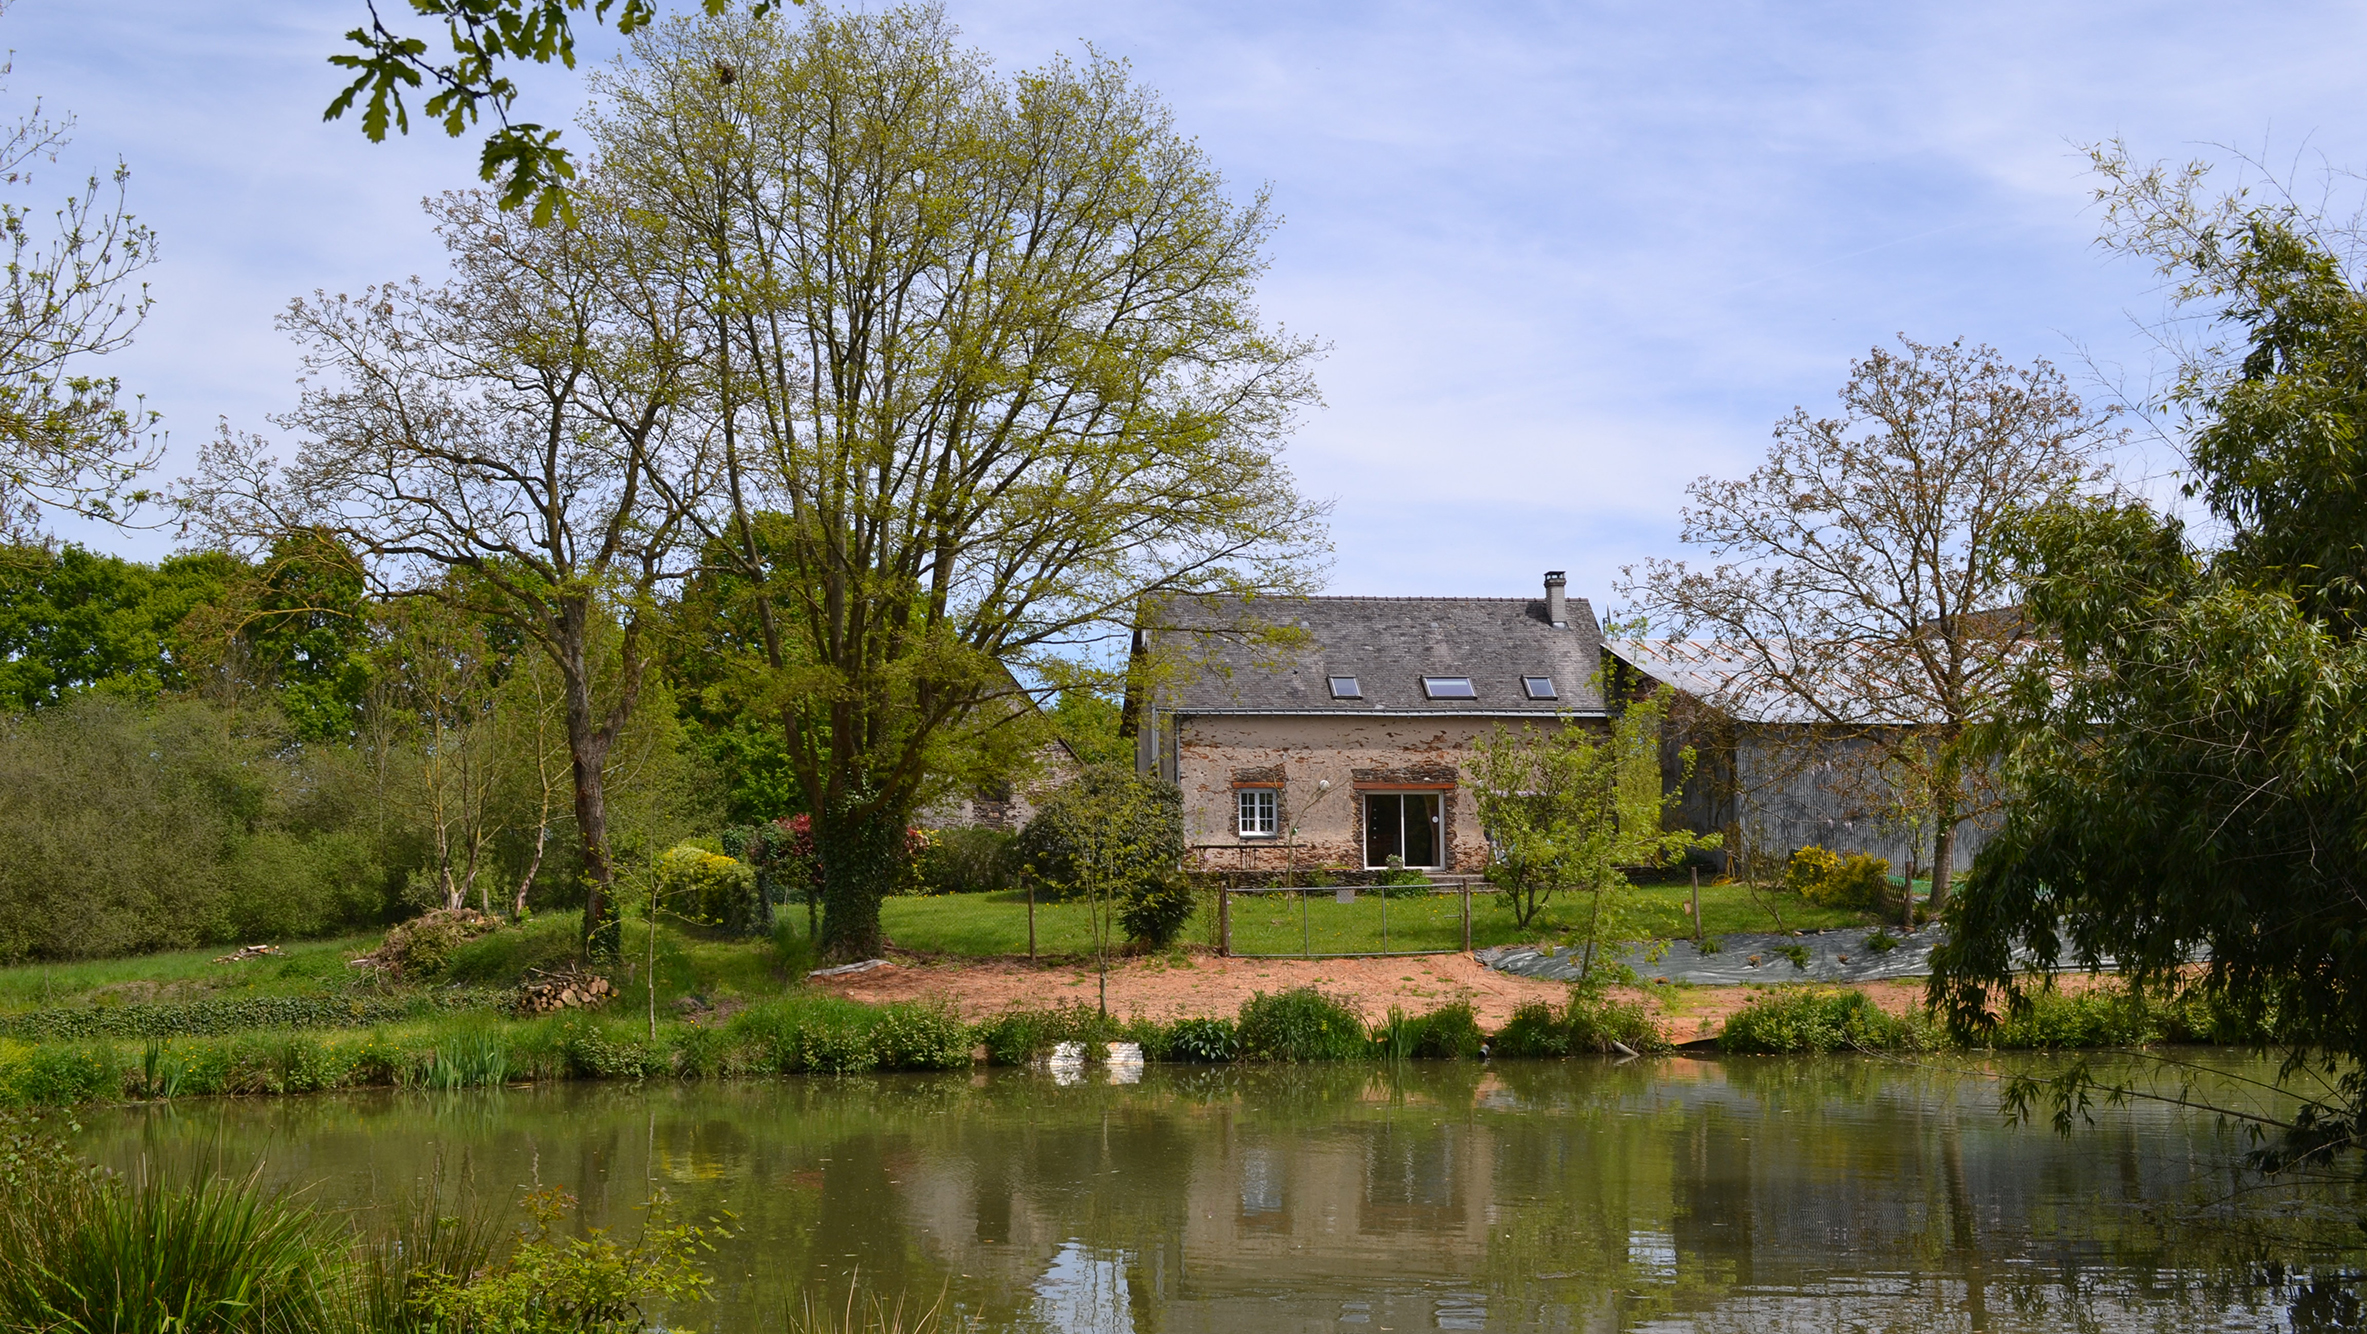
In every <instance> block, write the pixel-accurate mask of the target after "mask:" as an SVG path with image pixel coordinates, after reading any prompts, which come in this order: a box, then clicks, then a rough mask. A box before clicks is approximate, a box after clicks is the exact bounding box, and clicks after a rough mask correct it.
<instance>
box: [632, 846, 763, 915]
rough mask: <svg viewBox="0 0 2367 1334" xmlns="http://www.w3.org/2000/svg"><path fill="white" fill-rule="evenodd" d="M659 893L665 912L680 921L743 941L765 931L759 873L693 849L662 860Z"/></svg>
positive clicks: (672, 852) (674, 850) (668, 852)
mask: <svg viewBox="0 0 2367 1334" xmlns="http://www.w3.org/2000/svg"><path fill="white" fill-rule="evenodd" d="M657 892H658V897H659V901H660V903H661V904H662V905H663V906H664V908H665V910H666V911H668V912H671V913H674V914H675V915H677V916H680V917H686V918H689V919H690V920H692V921H696V922H703V923H706V924H707V925H709V926H719V927H722V928H723V929H724V930H726V931H731V932H736V933H738V934H741V935H747V934H750V933H756V932H761V931H762V930H763V929H764V924H765V912H764V904H763V903H762V902H761V901H759V900H758V899H757V897H756V871H755V869H754V868H752V867H750V866H749V865H748V864H747V863H745V862H741V861H736V860H734V859H732V858H730V857H726V856H724V855H723V854H721V853H719V852H710V851H708V850H707V849H705V848H702V847H700V846H698V845H697V844H695V843H681V844H677V845H675V846H674V847H671V848H668V849H666V851H665V852H663V853H661V854H659V856H658V859H657Z"/></svg>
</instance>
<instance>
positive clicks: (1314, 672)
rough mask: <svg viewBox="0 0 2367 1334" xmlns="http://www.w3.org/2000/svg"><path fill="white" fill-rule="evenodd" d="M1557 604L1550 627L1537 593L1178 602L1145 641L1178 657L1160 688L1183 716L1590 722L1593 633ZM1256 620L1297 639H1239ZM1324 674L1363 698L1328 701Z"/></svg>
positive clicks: (1577, 608)
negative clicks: (1470, 693) (1451, 679)
mask: <svg viewBox="0 0 2367 1334" xmlns="http://www.w3.org/2000/svg"><path fill="white" fill-rule="evenodd" d="M1564 605H1565V609H1564V612H1563V615H1564V616H1565V617H1566V618H1567V620H1566V622H1565V623H1566V624H1567V626H1568V627H1569V628H1567V629H1562V630H1557V629H1555V628H1554V627H1553V626H1552V624H1551V623H1549V622H1548V621H1547V620H1546V619H1545V599H1543V598H1541V597H1537V598H1353V597H1310V598H1281V597H1275V598H1256V599H1240V598H1194V599H1189V600H1180V601H1178V602H1174V603H1169V604H1167V605H1166V606H1164V607H1162V608H1160V609H1159V612H1160V614H1159V615H1158V616H1155V617H1152V618H1149V619H1152V620H1153V621H1154V623H1155V624H1156V623H1159V622H1163V623H1164V624H1163V626H1161V627H1160V628H1155V629H1154V630H1153V631H1152V639H1153V642H1154V643H1155V644H1156V645H1157V646H1158V647H1160V648H1162V649H1168V648H1173V649H1176V650H1178V651H1179V653H1180V656H1181V658H1182V659H1183V661H1184V662H1185V663H1187V664H1188V665H1187V666H1186V667H1185V668H1184V669H1183V670H1182V671H1181V672H1179V679H1177V680H1176V681H1174V682H1173V683H1171V684H1170V685H1169V686H1168V688H1167V689H1166V690H1165V691H1164V692H1163V696H1164V697H1163V698H1162V700H1161V702H1160V707H1161V708H1163V709H1166V710H1169V711H1174V712H1181V713H1280V714H1325V715H1329V714H1347V715H1356V714H1400V715H1402V714H1443V715H1450V716H1454V715H1459V716H1463V717H1471V716H1483V717H1484V716H1504V715H1540V716H1548V717H1550V716H1552V715H1555V714H1561V713H1575V714H1583V715H1596V716H1599V715H1601V714H1602V713H1603V693H1602V686H1601V683H1600V681H1599V679H1598V678H1599V677H1600V674H1601V672H1602V664H1603V632H1602V627H1601V626H1600V625H1598V624H1597V623H1596V621H1595V617H1594V609H1593V608H1592V607H1591V606H1589V605H1587V602H1586V599H1584V598H1570V599H1568V600H1567V602H1566V603H1565V604H1564ZM1259 625H1264V626H1269V627H1289V628H1291V629H1293V630H1296V631H1298V632H1300V633H1302V634H1303V635H1304V636H1305V638H1304V640H1303V641H1302V642H1301V643H1299V644H1296V645H1287V644H1278V643H1275V642H1271V641H1269V642H1259V641H1258V640H1257V639H1256V638H1255V637H1254V635H1245V634H1243V633H1241V631H1243V630H1244V629H1254V628H1255V627H1256V626H1259ZM1211 627H1214V628H1216V630H1217V632H1212V631H1211V629H1210V628H1211ZM1228 632H1229V633H1228ZM1179 640H1180V642H1178V641H1179ZM1333 676H1353V677H1355V678H1356V680H1357V684H1358V686H1359V687H1360V688H1361V689H1362V692H1363V696H1364V697H1363V698H1362V699H1333V698H1332V696H1331V687H1330V684H1329V681H1328V680H1327V678H1329V677H1333ZM1425 676H1467V677H1470V678H1471V684H1472V687H1473V689H1474V691H1475V692H1476V694H1477V698H1475V699H1430V698H1427V697H1426V696H1425V694H1424V692H1423V688H1422V678H1423V677H1425ZM1524 676H1549V677H1551V678H1552V679H1553V685H1554V692H1555V694H1556V696H1557V697H1558V698H1555V699H1550V700H1533V699H1530V698H1529V697H1528V694H1527V692H1526V690H1524V689H1523V687H1522V685H1521V678H1522V677H1524Z"/></svg>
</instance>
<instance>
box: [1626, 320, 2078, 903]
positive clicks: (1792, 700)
mask: <svg viewBox="0 0 2367 1334" xmlns="http://www.w3.org/2000/svg"><path fill="white" fill-rule="evenodd" d="M2113 438H2114V437H2113V436H2112V435H2111V434H2110V433H2109V432H2108V430H2107V426H2106V422H2105V421H2104V420H2103V419H2102V418H2100V417H2099V416H2097V415H2096V414H2093V413H2091V412H2089V410H2088V409H2087V407H2086V406H2085V405H2084V404H2083V403H2082V402H2081V401H2080V399H2079V397H2078V395H2076V394H2074V393H2073V392H2072V391H2071V389H2070V387H2069V385H2068V384H2066V383H2065V382H2064V379H2063V377H2062V375H2061V373H2060V372H2058V371H2056V370H2055V369H2054V367H2052V366H2050V365H2048V364H2047V363H2046V362H2044V361H2034V362H2032V363H2031V364H2030V365H2028V366H2013V365H2009V364H2007V363H2006V362H2005V361H2004V360H2003V359H2002V358H2001V357H2000V356H1999V355H1998V353H1997V352H1996V351H1995V350H1994V349H1992V348H1988V347H1980V346H1975V347H1966V346H1965V345H1964V344H1962V343H1950V344H1943V345H1931V344H1923V343H1917V342H1913V341H1911V340H1909V339H1907V338H1905V337H1901V338H1900V340H1899V349H1898V350H1897V351H1892V350H1890V349H1888V348H1881V347H1877V348H1875V349H1874V350H1873V351H1872V352H1870V353H1869V354H1868V355H1867V356H1866V357H1865V359H1864V360H1862V361H1855V362H1852V363H1851V365H1850V376H1849V382H1848V383H1847V384H1846V385H1844V386H1843V387H1842V390H1841V411H1840V413H1839V415H1837V416H1831V417H1820V416H1813V415H1811V414H1810V413H1809V412H1808V411H1807V410H1806V409H1805V408H1801V409H1796V410H1794V412H1793V414H1792V415H1791V416H1790V417H1789V418H1787V419H1786V420H1784V421H1783V422H1782V423H1780V424H1779V425H1777V427H1776V428H1775V444H1774V446H1773V447H1772V448H1771V449H1769V451H1768V453H1767V461H1766V462H1765V463H1763V464H1761V465H1760V466H1759V468H1758V469H1757V470H1756V471H1754V472H1752V473H1751V475H1750V476H1748V477H1745V478H1742V479H1740V480H1735V481H1718V480H1713V479H1711V478H1707V477H1704V478H1702V479H1700V480H1699V481H1696V482H1695V483H1693V485H1692V486H1691V487H1689V488H1688V494H1689V495H1690V496H1691V498H1692V503H1691V504H1690V505H1688V506H1686V508H1685V510H1684V540H1685V541H1686V542H1688V543H1692V544H1695V545H1699V546H1704V547H1707V548H1709V551H1710V555H1711V558H1712V559H1713V560H1715V561H1717V562H1718V563H1717V564H1714V565H1711V566H1709V567H1708V568H1698V569H1697V568H1694V567H1691V566H1688V565H1687V564H1685V563H1684V562H1682V561H1667V560H1651V561H1647V562H1645V563H1644V564H1643V565H1641V566H1629V567H1628V568H1627V569H1626V570H1625V571H1624V575H1625V578H1624V580H1623V581H1622V583H1621V586H1620V591H1621V593H1622V595H1623V596H1625V597H1627V598H1629V599H1631V600H1632V601H1633V602H1634V603H1635V604H1636V606H1637V608H1638V609H1639V610H1641V611H1642V612H1643V613H1644V614H1645V615H1646V616H1648V617H1649V618H1650V619H1651V620H1652V621H1653V622H1654V623H1655V625H1656V626H1660V627H1664V628H1666V629H1668V630H1669V631H1670V632H1672V633H1675V634H1678V635H1685V634H1691V633H1695V632H1698V631H1706V632H1707V633H1708V634H1709V635H1710V636H1711V637H1712V638H1715V639H1719V640H1723V641H1726V642H1727V645H1728V647H1729V649H1730V650H1731V651H1732V652H1734V653H1736V654H1738V655H1739V656H1740V657H1741V659H1742V660H1743V664H1744V670H1742V671H1741V672H1739V673H1737V674H1736V675H1735V677H1734V678H1733V680H1732V684H1731V686H1730V693H1731V694H1732V695H1733V697H1734V698H1735V699H1737V700H1740V699H1744V698H1755V699H1758V700H1762V701H1763V700H1765V699H1767V698H1768V697H1770V696H1772V697H1775V698H1778V699H1781V700H1784V701H1787V702H1788V703H1789V704H1790V705H1792V706H1794V709H1793V711H1794V712H1796V713H1797V714H1798V715H1799V716H1800V717H1802V718H1803V719H1804V720H1805V722H1806V724H1807V726H1806V727H1805V728H1804V729H1802V730H1803V733H1804V734H1805V735H1807V736H1809V737H1810V738H1812V741H1811V743H1810V744H1812V745H1813V746H1814V747H1816V748H1817V754H1818V757H1819V761H1818V762H1819V763H1820V764H1833V765H1836V766H1837V767H1838V768H1839V769H1840V770H1841V771H1842V775H1843V781H1844V782H1848V783H1850V784H1851V785H1852V786H1855V787H1857V788H1859V789H1860V790H1861V791H1863V790H1868V789H1872V790H1883V791H1889V792H1893V793H1897V794H1900V804H1901V805H1903V806H1905V807H1907V808H1908V809H1907V810H1905V811H1903V812H1902V811H1894V812H1892V814H1893V815H1894V816H1897V815H1904V816H1905V817H1906V818H1904V819H1902V820H1901V821H1900V822H1901V823H1903V824H1907V825H1909V826H1912V825H1915V824H1921V825H1922V826H1923V827H1924V828H1926V829H1928V830H1929V831H1930V832H1931V835H1932V840H1933V849H1932V905H1933V907H1934V908H1935V909H1937V908H1939V907H1940V906H1942V905H1944V904H1945V903H1946V901H1947V895H1948V881H1949V874H1950V868H1951V865H1952V863H1953V860H1954V856H1955V841H1956V835H1957V831H1958V829H1959V827H1960V826H1961V825H1962V824H1963V823H1964V822H1965V820H1967V819H1968V818H1971V817H1973V816H1974V815H1976V814H1978V813H1979V811H1980V806H1981V798H1980V796H1979V789H1980V779H1981V776H1982V775H1981V773H1980V771H1979V766H1977V765H1975V764H1973V763H1971V762H1970V759H1969V757H1968V755H1967V753H1966V745H1965V728H1966V726H1967V725H1968V724H1970V723H1972V722H1974V721H1976V720H1977V719H1979V718H1980V717H1981V716H1982V715H1983V714H1984V713H1985V711H1987V710H1988V709H1989V708H1990V706H1991V704H1992V702H1993V701H1994V700H1995V699H1996V698H1997V696H1998V694H1999V692H2000V691H2001V690H2002V689H2003V688H2004V686H2005V684H2006V682H2007V677H2008V675H2009V671H2010V668H2011V666H2012V664H2013V662H2014V661H2015V659H2016V657H2017V656H2018V655H2019V654H2020V653H2021V652H2022V650H2023V647H2024V645H2025V644H2026V642H2027V635H2028V633H2029V631H2028V629H2027V627H2026V625H2025V623H2024V621H2023V619H2022V617H2021V616H2020V615H2019V614H2018V609H2017V606H2016V603H2017V601H2018V599H2019V597H2020V590H2019V588H2018V587H2017V586H2016V584H2015V582H2014V576H2013V571H2012V568H2011V567H2010V565H2009V564H2008V561H2007V552H2006V547H2005V539H2006V525H2007V523H2008V520H2009V517H2010V515H2011V514H2012V513H2013V512H2014V511H2015V510H2016V508H2017V507H2020V506H2031V505H2038V504H2042V503H2045V502H2048V501H2053V500H2058V499H2063V498H2067V497H2070V496H2073V495H2077V494H2079V493H2081V492H2083V491H2086V490H2088V489H2090V488H2092V487H2094V486H2096V485H2097V484H2098V483H2099V482H2100V481H2101V480H2102V478H2103V476H2104V472H2103V465H2104V457H2103V456H2104V450H2105V447H2106V446H2107V445H2108V444H2109V443H2110V442H2111V441H2112V440H2113ZM1715 702H1716V701H1713V703H1715ZM1853 768H1855V769H1856V770H1857V772H1855V773H1852V772H1851V770H1852V769H1853ZM1916 808H1920V809H1919V810H1918V809H1916ZM1918 815H1919V816H1921V817H1922V818H1921V819H1917V818H1915V817H1916V816H1918Z"/></svg>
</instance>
